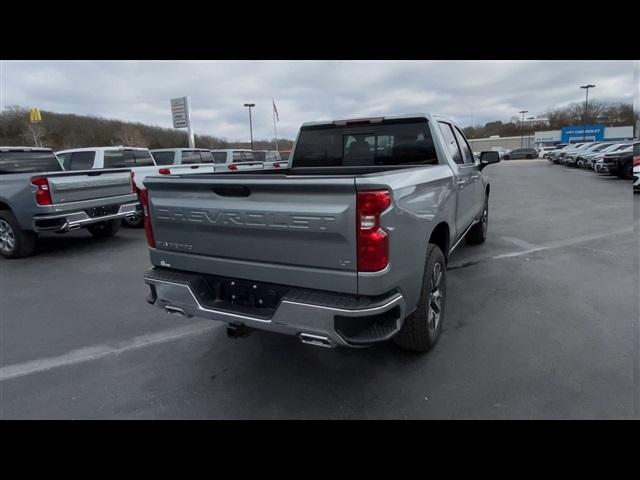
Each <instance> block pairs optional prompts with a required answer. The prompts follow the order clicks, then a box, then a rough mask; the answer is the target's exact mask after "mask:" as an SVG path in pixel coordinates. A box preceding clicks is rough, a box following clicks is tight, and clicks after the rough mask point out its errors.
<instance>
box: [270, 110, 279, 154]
mask: <svg viewBox="0 0 640 480" xmlns="http://www.w3.org/2000/svg"><path fill="white" fill-rule="evenodd" d="M273 105H274V106H275V103H274V104H273ZM271 115H272V116H273V133H274V134H275V136H276V150H278V129H277V128H276V110H275V108H273V111H272V112H271Z"/></svg>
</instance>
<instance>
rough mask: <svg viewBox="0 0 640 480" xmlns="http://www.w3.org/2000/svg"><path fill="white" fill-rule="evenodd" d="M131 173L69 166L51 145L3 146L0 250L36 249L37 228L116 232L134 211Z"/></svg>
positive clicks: (9, 253)
mask: <svg viewBox="0 0 640 480" xmlns="http://www.w3.org/2000/svg"><path fill="white" fill-rule="evenodd" d="M136 205H138V200H137V196H136V194H135V193H134V192H133V187H132V183H131V174H130V173H129V172H128V171H122V170H100V171H75V172H67V171H64V170H63V168H62V166H61V165H60V163H59V161H58V159H57V158H56V156H55V155H54V153H53V151H52V150H51V149H48V148H31V147H0V254H2V256H4V257H6V258H18V257H24V256H27V255H31V254H32V253H33V251H34V248H35V245H36V240H37V237H38V233H40V232H56V233H65V232H68V231H71V230H77V229H79V228H84V227H86V228H87V230H89V232H91V234H92V235H94V236H96V237H109V236H112V235H114V234H115V233H116V232H117V231H118V228H119V226H120V221H121V219H122V218H125V217H126V216H131V215H133V214H135V210H136Z"/></svg>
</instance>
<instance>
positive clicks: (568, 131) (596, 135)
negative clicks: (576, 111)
mask: <svg viewBox="0 0 640 480" xmlns="http://www.w3.org/2000/svg"><path fill="white" fill-rule="evenodd" d="M604 128H605V127H604V125H576V126H572V127H564V128H563V129H562V134H561V135H560V141H561V142H562V143H571V142H579V141H590V142H594V141H595V142H597V141H600V140H604Z"/></svg>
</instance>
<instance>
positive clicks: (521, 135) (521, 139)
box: [518, 110, 529, 148]
mask: <svg viewBox="0 0 640 480" xmlns="http://www.w3.org/2000/svg"><path fill="white" fill-rule="evenodd" d="M518 113H521V114H522V122H521V123H520V148H522V144H523V141H524V114H525V113H529V110H520V111H519V112H518Z"/></svg>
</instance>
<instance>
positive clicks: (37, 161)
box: [0, 151, 63, 173]
mask: <svg viewBox="0 0 640 480" xmlns="http://www.w3.org/2000/svg"><path fill="white" fill-rule="evenodd" d="M62 170H63V168H62V166H61V165H60V162H58V159H57V158H56V156H55V155H54V154H53V152H52V151H48V152H46V151H45V152H29V151H26V152H0V173H41V172H61V171H62Z"/></svg>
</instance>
